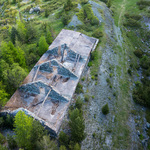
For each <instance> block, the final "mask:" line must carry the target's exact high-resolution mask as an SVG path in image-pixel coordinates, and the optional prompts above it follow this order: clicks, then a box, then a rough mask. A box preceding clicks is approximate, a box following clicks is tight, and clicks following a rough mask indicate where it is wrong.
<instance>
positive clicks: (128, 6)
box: [111, 0, 144, 148]
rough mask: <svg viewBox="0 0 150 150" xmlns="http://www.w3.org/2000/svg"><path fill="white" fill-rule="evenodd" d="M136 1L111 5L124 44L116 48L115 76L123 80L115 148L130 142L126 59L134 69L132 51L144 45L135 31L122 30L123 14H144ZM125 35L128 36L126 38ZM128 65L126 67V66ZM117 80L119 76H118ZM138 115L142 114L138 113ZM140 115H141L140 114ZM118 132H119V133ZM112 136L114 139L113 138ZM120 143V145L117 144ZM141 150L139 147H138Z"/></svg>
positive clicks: (129, 84)
mask: <svg viewBox="0 0 150 150" xmlns="http://www.w3.org/2000/svg"><path fill="white" fill-rule="evenodd" d="M137 1H138V0H132V1H128V0H114V1H113V3H112V8H111V9H112V10H113V11H114V21H115V24H116V26H119V27H120V28H121V30H122V37H123V40H124V44H123V46H122V47H118V50H119V51H120V54H119V55H120V64H121V68H119V67H118V68H117V74H118V75H121V72H123V73H124V74H123V78H122V79H121V78H120V79H119V80H120V87H119V88H120V89H121V97H120V98H118V99H122V100H121V101H118V103H117V105H118V107H120V108H121V109H120V110H121V111H120V112H119V113H118V115H117V120H118V122H119V128H117V130H116V135H115V136H117V139H114V144H115V147H117V148H118V146H119V145H120V144H122V145H124V146H126V147H127V148H128V147H130V144H131V141H130V137H129V136H130V135H129V133H130V132H131V131H130V129H129V128H128V127H127V124H126V122H127V121H128V117H129V116H130V114H131V112H132V111H133V110H132V109H134V105H135V104H134V103H133V102H131V97H130V95H131V94H132V91H131V89H130V87H132V83H133V82H134V81H133V79H132V77H129V75H128V74H127V69H128V68H129V63H127V61H128V59H130V60H131V63H132V64H133V66H134V67H133V68H132V69H135V67H136V65H137V58H136V57H135V55H134V54H133V51H134V50H135V47H143V46H144V45H143V44H142V43H141V39H140V38H138V37H137V35H136V34H135V31H134V30H132V29H131V31H130V32H128V31H126V30H124V28H123V25H122V24H123V22H124V14H125V13H129V14H140V13H141V12H144V10H142V11H140V10H139V9H138V6H137V5H136V2H137ZM127 34H128V35H129V36H130V37H129V38H128V37H127ZM127 64H128V65H127ZM118 78H119V76H118ZM129 78H131V81H132V82H129V80H128V79H129ZM138 113H142V112H140V110H139V112H138ZM141 115H142V114H141ZM119 130H120V131H119ZM121 132H122V133H123V134H124V136H123V137H121V139H120V137H119V133H121ZM115 136H114V137H115ZM118 141H120V143H119V142H118ZM139 148H141V146H139Z"/></svg>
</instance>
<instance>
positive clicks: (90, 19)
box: [77, 4, 99, 25]
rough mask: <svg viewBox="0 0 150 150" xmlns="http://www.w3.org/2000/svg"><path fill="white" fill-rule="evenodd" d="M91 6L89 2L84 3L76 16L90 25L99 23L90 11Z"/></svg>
mask: <svg viewBox="0 0 150 150" xmlns="http://www.w3.org/2000/svg"><path fill="white" fill-rule="evenodd" d="M91 7H92V6H91V5H90V4H86V5H84V6H83V7H82V9H80V11H79V13H77V16H78V18H79V19H80V20H81V21H82V22H83V23H85V24H87V23H90V24H91V25H99V20H98V18H97V17H96V16H94V13H93V11H92V8H91Z"/></svg>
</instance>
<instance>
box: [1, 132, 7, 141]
mask: <svg viewBox="0 0 150 150" xmlns="http://www.w3.org/2000/svg"><path fill="white" fill-rule="evenodd" d="M5 142H6V138H5V137H4V136H3V134H1V133H0V144H4V143H5Z"/></svg>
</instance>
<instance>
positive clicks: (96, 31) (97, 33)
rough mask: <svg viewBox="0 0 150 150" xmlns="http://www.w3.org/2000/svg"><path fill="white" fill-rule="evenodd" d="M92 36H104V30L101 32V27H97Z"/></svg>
mask: <svg viewBox="0 0 150 150" xmlns="http://www.w3.org/2000/svg"><path fill="white" fill-rule="evenodd" d="M92 36H94V37H96V38H100V37H102V36H103V32H101V31H100V29H96V30H95V31H94V32H93V34H92Z"/></svg>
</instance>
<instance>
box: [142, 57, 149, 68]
mask: <svg viewBox="0 0 150 150" xmlns="http://www.w3.org/2000/svg"><path fill="white" fill-rule="evenodd" d="M140 65H141V67H142V68H144V69H148V68H149V66H150V58H148V57H147V56H143V57H142V58H141V60H140Z"/></svg>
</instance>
